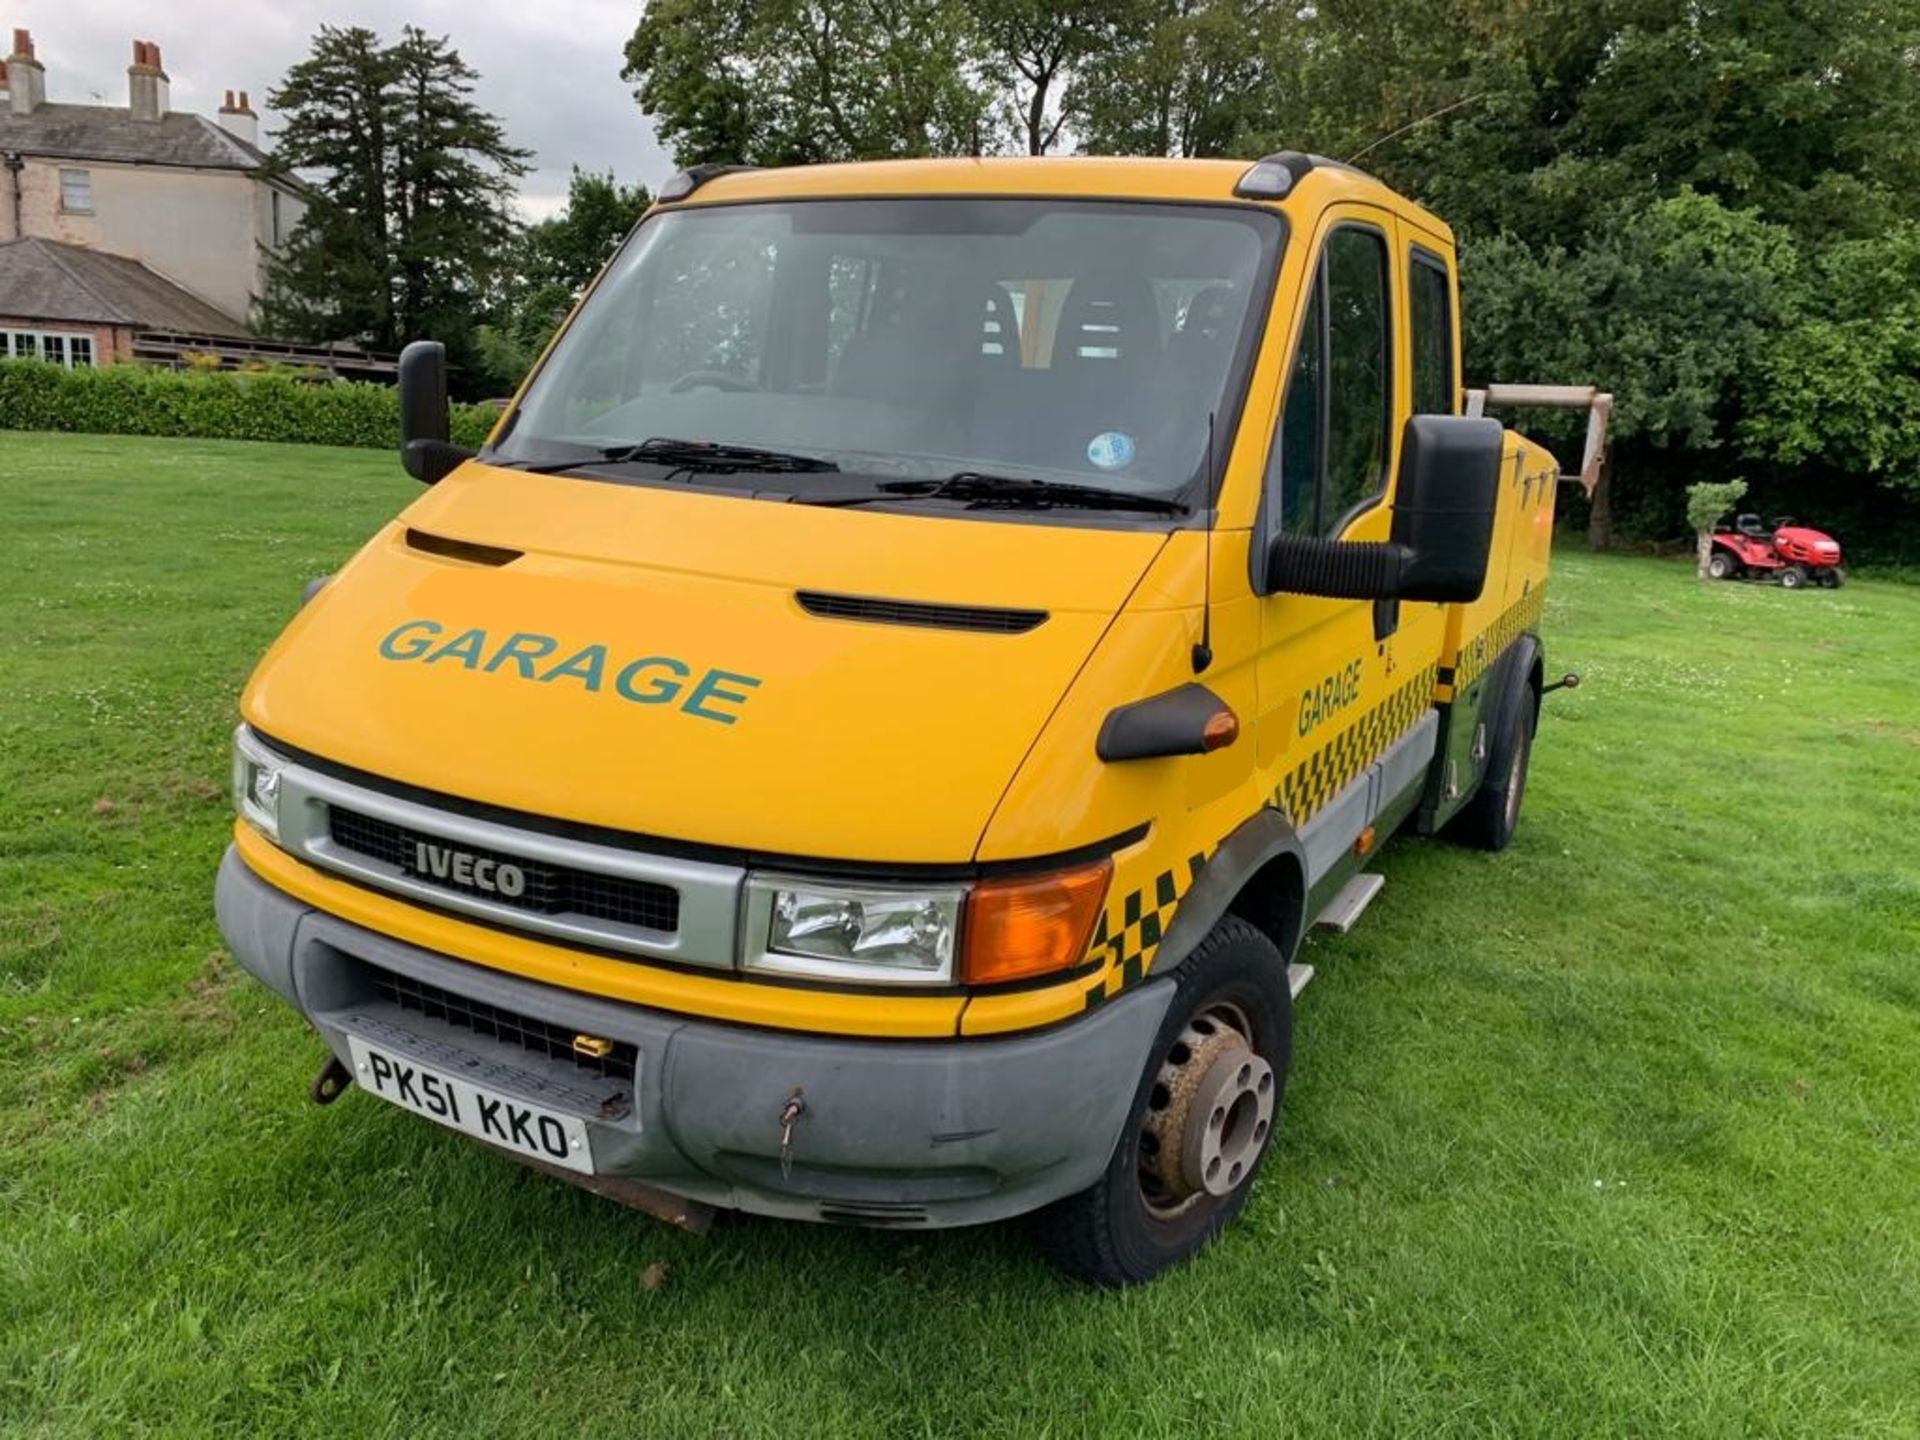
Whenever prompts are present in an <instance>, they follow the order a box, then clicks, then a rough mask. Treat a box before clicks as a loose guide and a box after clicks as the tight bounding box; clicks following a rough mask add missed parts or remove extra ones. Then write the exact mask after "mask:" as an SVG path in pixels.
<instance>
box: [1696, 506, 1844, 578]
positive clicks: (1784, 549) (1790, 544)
mask: <svg viewBox="0 0 1920 1440" xmlns="http://www.w3.org/2000/svg"><path fill="white" fill-rule="evenodd" d="M1707 573H1708V574H1709V575H1711V576H1712V577H1713V578H1714V579H1716V580H1759V581H1778V582H1779V583H1780V584H1781V585H1783V586H1785V587H1786V588H1787V589H1789V590H1798V589H1799V588H1800V587H1801V586H1802V585H1807V584H1813V585H1824V586H1825V587H1826V588H1827V589H1829V590H1838V589H1839V588H1840V587H1841V586H1842V585H1843V584H1845V583H1846V579H1847V572H1846V570H1845V568H1844V567H1843V566H1842V565H1841V555H1840V542H1839V541H1838V540H1836V539H1834V538H1833V537H1832V536H1831V535H1823V534H1821V532H1820V531H1818V530H1809V529H1808V528H1807V527H1806V526H1804V525H1800V524H1797V523H1795V521H1794V519H1793V517H1792V516H1782V517H1781V518H1780V519H1778V520H1776V521H1774V522H1773V524H1772V525H1770V526H1769V525H1764V524H1762V523H1761V520H1760V517H1759V516H1758V515H1736V516H1735V517H1734V520H1733V524H1732V525H1724V524H1723V525H1719V526H1716V527H1715V528H1714V532H1713V553H1712V554H1710V555H1709V556H1708V557H1707Z"/></svg>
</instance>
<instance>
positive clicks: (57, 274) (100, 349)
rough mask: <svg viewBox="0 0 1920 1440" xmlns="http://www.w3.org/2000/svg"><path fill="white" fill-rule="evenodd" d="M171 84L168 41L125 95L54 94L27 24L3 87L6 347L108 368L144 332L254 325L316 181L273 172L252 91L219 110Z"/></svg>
mask: <svg viewBox="0 0 1920 1440" xmlns="http://www.w3.org/2000/svg"><path fill="white" fill-rule="evenodd" d="M168 90H169V81H168V77H167V72H166V70H165V69H164V68H163V67H162V65H161V60H160V47H159V46H158V45H157V44H155V43H153V42H152V41H149V40H136V41H134V42H133V63H132V64H131V65H130V66H128V68H127V103H126V104H125V105H68V104H57V103H53V102H50V101H48V100H47V98H46V93H47V90H46V68H45V66H44V65H43V64H42V63H41V62H40V60H39V59H38V58H36V56H35V55H34V47H33V37H32V36H31V35H30V34H29V33H28V32H27V31H25V30H15V31H14V32H13V50H12V53H11V54H10V55H9V56H8V57H7V61H6V71H5V81H4V86H3V87H0V357H4V356H19V355H34V356H38V357H40V358H43V359H57V360H59V361H60V362H61V363H63V364H74V363H89V362H90V363H93V364H102V363H106V362H107V361H109V360H115V359H128V358H132V357H133V356H134V354H135V352H136V351H137V350H139V349H140V346H141V337H142V336H159V337H165V336H175V337H194V338H196V339H201V340H213V341H219V340H222V339H238V338H240V337H245V336H246V335H247V334H248V326H249V321H250V320H251V319H252V317H253V313H254V309H255V306H256V304H257V302H258V299H259V297H260V295H261V293H262V291H263V290H264V288H265V264H266V260H267V257H268V254H269V253H270V252H271V251H272V250H274V249H276V248H278V247H279V246H280V245H281V244H283V243H284V242H285V240H286V239H287V237H288V235H290V234H291V233H292V230H293V228H294V227H295V226H296V225H297V224H298V223H299V220H300V215H301V212H302V209H303V208H304V207H303V204H302V200H301V189H300V186H299V184H298V182H295V181H291V180H289V179H286V178H282V177H276V176H273V175H271V174H270V173H268V171H267V169H266V166H267V157H266V155H265V154H264V153H263V152H262V151H261V149H260V148H259V144H258V141H259V133H258V130H259V118H258V116H257V115H256V114H255V112H254V110H253V107H252V106H251V105H250V104H249V103H248V99H247V93H246V92H245V91H240V92H238V93H237V94H236V93H235V92H233V91H228V92H227V93H226V103H225V104H223V105H222V106H221V108H220V112H219V114H218V115H217V116H216V117H214V118H212V119H209V118H208V117H206V116H204V115H193V114H187V113H184V112H181V111H177V110H174V109H172V108H171V107H170V105H169V103H168V99H169V97H168ZM183 343H184V342H183ZM160 346H161V348H162V350H164V349H166V348H167V346H166V342H165V340H164V339H162V340H161V341H160ZM172 348H173V349H174V350H175V351H176V352H178V351H179V350H181V349H182V348H183V344H176V345H174V346H173V347H172Z"/></svg>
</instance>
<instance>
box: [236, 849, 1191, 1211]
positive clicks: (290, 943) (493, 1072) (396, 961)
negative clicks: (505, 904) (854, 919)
mask: <svg viewBox="0 0 1920 1440" xmlns="http://www.w3.org/2000/svg"><path fill="white" fill-rule="evenodd" d="M216 897H217V905H216V908H217V910H218V913H219V919H220V926H221V929H222V931H223V933H224V934H225V935H226V938H227V943H228V947H229V948H230V949H231V950H232V952H233V955H234V958H235V959H236V960H237V961H239V963H240V964H241V965H242V966H243V967H244V968H245V969H247V970H248V971H250V972H251V973H252V974H254V975H256V976H258V977H259V978H260V979H261V980H263V981H265V982H266V983H267V984H268V985H270V986H272V988H273V989H275V990H276V991H278V992H279V993H280V994H281V995H282V996H283V997H285V998H287V999H288V1000H289V1001H290V1002H291V1003H292V1004H293V1005H294V1006H295V1008H296V1009H298V1010H299V1011H300V1012H301V1013H302V1014H303V1015H305V1016H306V1017H307V1018H308V1019H309V1020H310V1021H311V1022H312V1024H313V1025H314V1027H315V1028H316V1029H317V1030H318V1031H319V1032H320V1034H321V1035H322V1036H323V1037H324V1038H325V1040H326V1041H327V1043H328V1045H329V1046H330V1047H331V1048H332V1049H333V1051H334V1053H335V1054H337V1055H340V1056H341V1057H342V1058H343V1059H345V1058H346V1053H347V1037H348V1035H350V1034H357V1035H359V1036H361V1037H362V1038H363V1039H366V1040H369V1041H371V1042H373V1043H375V1044H378V1045H381V1046H383V1047H385V1048H388V1049H394V1050H399V1051H401V1052H403V1053H405V1054H407V1055H408V1056H410V1057H411V1058H414V1059H417V1060H419V1061H421V1062H423V1063H426V1064H429V1065H439V1066H443V1067H455V1073H466V1074H473V1075H481V1076H484V1083H485V1084H487V1085H489V1086H491V1087H493V1088H495V1089H499V1090H504V1091H506V1092H508V1093H510V1094H514V1095H518V1096H520V1097H522V1098H524V1099H528V1100H532V1101H534V1102H536V1103H539V1104H543V1105H548V1106H551V1107H553V1108H556V1109H561V1110H565V1111H567V1112H569V1113H571V1114H576V1115H579V1116H580V1117H581V1118H582V1119H583V1120H584V1121H585V1122H586V1126H587V1133H588V1137H589V1140H590V1143H591V1149H592V1154H593V1159H594V1165H595V1168H596V1170H598V1171H599V1172H600V1173H602V1174H609V1175H623V1176H631V1177H633V1178H635V1179H640V1180H645V1181H647V1182H648V1183H650V1184H653V1185H656V1186H659V1187H660V1188H662V1189H665V1190H670V1191H673V1192H676V1193H678V1194H681V1195H685V1196H688V1197H690V1198H692V1199H696V1200H703V1201H706V1202H707V1203H709V1204H715V1205H722V1206H728V1207H732V1208H737V1209H743V1210H751V1211H755V1212H757V1213H761V1214H767V1215H778V1216H786V1217H791V1218H796V1219H809V1220H835V1221H852V1222H857V1223H869V1224H894V1225H898V1224H914V1225H927V1226H945V1225H965V1224H976V1223H980V1222H983V1221H990V1220H998V1219H1003V1218H1006V1217H1008V1216H1011V1215H1016V1214H1019V1213H1021V1212H1023V1211H1027V1210H1032V1209H1035V1208H1038V1207H1039V1206H1041V1205H1045V1204H1048V1203H1050V1202H1051V1201H1053V1200H1057V1199H1059V1198H1061V1197H1063V1196H1065V1195H1070V1194H1072V1193H1073V1192H1075V1191H1077V1190H1080V1189H1084V1188H1085V1187H1086V1186H1087V1185H1089V1184H1091V1183H1093V1181H1094V1180H1095V1179H1096V1178H1097V1177H1098V1175H1099V1173H1100V1171H1101V1170H1102V1169H1103V1168H1104V1167H1105V1165H1106V1162H1107V1160H1108V1158H1109V1157H1110V1156H1111V1155H1112V1153H1113V1147H1114V1145H1115V1144H1116V1143H1117V1141H1118V1139H1119V1135H1120V1130H1121V1127H1122V1125H1123V1124H1124V1122H1125V1119H1126V1115H1127V1112H1128V1109H1129V1107H1130V1106H1131V1103H1132V1100H1133V1096H1134V1092H1135V1090H1136V1088H1137V1086H1138V1083H1139V1078H1140V1076H1141V1074H1142V1073H1143V1072H1144V1070H1145V1067H1146V1063H1147V1057H1148V1052H1149V1050H1150V1049H1151V1047H1152V1043H1153V1038H1154V1036H1155V1034H1156V1033H1157V1032H1158V1030H1159V1027H1160V1022H1161V1019H1162V1017H1163V1016H1164V1014H1165V1012H1166V1008H1167V1005H1168V1004H1169V1002H1170V1001H1171V998H1172V993H1173V984H1172V982H1171V981H1170V980H1161V981H1154V982H1150V983H1148V984H1146V985H1143V986H1140V987H1139V988H1138V989H1137V990H1135V991H1133V992H1131V993H1129V994H1128V995H1126V996H1124V997H1122V998H1121V999H1118V1000H1116V1001H1114V1002H1112V1003H1110V1004H1108V1005H1105V1006H1102V1007H1101V1008H1100V1009H1099V1010H1096V1011H1094V1012H1092V1013H1091V1014H1089V1015H1087V1016H1085V1017H1084V1018H1082V1019H1080V1020H1077V1021H1075V1022H1073V1023H1071V1024H1068V1025H1064V1026H1060V1027H1058V1028H1055V1029H1052V1030H1049V1031H1046V1032H1044V1033H1041V1034H1037V1035H1026V1036H1016V1037H1011V1038H1007V1039H994V1040H965V1041H962V1040H932V1041H909V1040H898V1041H877V1040H854V1039H835V1038H829V1037H823V1036H816V1035H798V1034H785V1033H780V1032H774V1031H761V1030H752V1029H747V1028H744V1027H737V1026H730V1025H720V1024H714V1023H712V1022H708V1021H701V1020H692V1019H687V1018H685V1017H682V1016H678V1015H673V1014H669V1013H666V1012H662V1011H657V1010H649V1009H645V1008H643V1007H640V1006H634V1005H626V1004H621V1003H618V1002H614V1001H608V1000H603V999H599V998H596V997H594V996H590V995H584V994H580V993H577V992H574V991H569V990H562V989H558V988H555V987H553V986H548V985H542V984H538V983H536V982H533V981H529V980H524V979H521V978H519V977H516V976H512V975H507V974H503V973H501V972H498V971H494V970H490V969H487V968H485V967H482V966H477V965H471V964H468V963H466V962H464V961H460V960H454V959H451V958H449V957H447V956H444V955H437V954H434V953H432V952H430V951H426V950H422V949H419V948H418V947H416V946H412V945H406V944H403V943H401V942H399V941H396V940H392V939H389V938H387V937H386V936H383V935H379V934H376V933H375V932H373V931H370V930H366V929H363V928H361V927H359V926H356V925H350V924H348V923H346V922H345V921H342V920H340V919H338V918H336V917H334V916H331V915H327V914H324V913H322V912H320V911H317V910H313V909H311V908H309V907H307V906H305V905H303V904H301V903H300V902H299V901H296V900H294V899H293V898H292V897H290V896H288V895H285V894H283V893H281V892H280V891H278V890H276V889H274V888H273V887H271V886H269V885H267V884H266V883H265V882H264V881H262V880H260V879H259V878H258V877H257V876H255V875H254V874H253V872H252V871H250V870H248V869H247V868H246V866H245V864H244V863H243V862H242V861H241V860H240V859H239V857H238V856H237V855H235V854H234V853H233V852H232V851H229V852H228V854H227V856H226V858H225V859H224V860H223V861H222V862H221V867H220V877H219V880H218V882H217V885H216ZM383 971H384V972H387V973H388V974H390V975H398V976H404V977H407V978H408V979H409V980H410V981H412V982H416V983H417V984H420V985H427V986H432V987H435V988H436V989H438V990H441V991H445V992H447V993H448V994H450V995H453V996H456V997H459V998H460V999H462V1000H463V1001H466V1002H473V1003H478V1004H481V1005H487V1006H492V1007H496V1008H497V1009H499V1010H502V1011H506V1012H510V1013H512V1014H514V1015H518V1016H525V1017H529V1018H531V1019H534V1020H537V1021H541V1022H545V1023H547V1024H551V1025H555V1026H562V1027H566V1028H567V1029H568V1030H572V1031H581V1032H585V1033H588V1034H592V1035H597V1036H602V1037H605V1038H608V1039H611V1040H618V1041H626V1042H628V1043H630V1044H632V1045H633V1046H635V1047H636V1049H637V1050H638V1052H639V1066H638V1071H637V1073H636V1075H635V1077H634V1080H633V1082H632V1083H631V1084H628V1083H627V1082H625V1081H624V1080H612V1079H609V1078H607V1077H603V1076H599V1075H595V1074H592V1073H590V1072H588V1071H585V1070H582V1069H581V1068H580V1067H578V1066H576V1065H575V1064H573V1063H572V1062H571V1061H569V1060H565V1059H554V1058H550V1057H548V1056H547V1055H545V1054H537V1053H532V1052H530V1051H528V1050H527V1049H525V1048H523V1047H521V1046H519V1045H514V1044H509V1043H507V1042H504V1041H501V1040H497V1039H492V1038H489V1037H486V1036H482V1035H478V1034H475V1033H473V1031H472V1030H470V1029H465V1028H461V1027H459V1026H457V1025H455V1024H452V1023H449V1022H447V1021H445V1020H443V1019H439V1018H435V1017H433V1016H431V1015H426V1014H421V1013H418V1012H417V1011H415V1010H410V1009H403V1008H401V1007H400V1006H399V1005H397V1004H394V1003H392V1002H391V1001H390V1000H388V999H384V998H382V996H381V994H380V992H379V991H378V990H377V989H376V984H377V983H378V980H379V975H380V972H383ZM795 1090H800V1091H801V1092H802V1093H803V1095H804V1098H805V1110H804V1112H803V1114H802V1115H801V1118H800V1120H799V1121H798V1123H797V1124H796V1126H795V1129H794V1137H793V1152H792V1156H791V1163H790V1165H789V1166H787V1167H785V1168H784V1170H783V1167H782V1165H781V1161H780V1143H779V1142H780V1126H779V1114H780V1110H781V1107H782V1106H783V1105H784V1104H785V1103H786V1101H787V1099H788V1097H789V1096H791V1095H792V1094H793V1092H794V1091H795Z"/></svg>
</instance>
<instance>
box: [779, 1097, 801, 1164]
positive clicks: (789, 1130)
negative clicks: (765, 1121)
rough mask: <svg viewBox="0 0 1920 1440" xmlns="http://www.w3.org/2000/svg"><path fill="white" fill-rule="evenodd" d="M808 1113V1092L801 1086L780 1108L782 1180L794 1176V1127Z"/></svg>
mask: <svg viewBox="0 0 1920 1440" xmlns="http://www.w3.org/2000/svg"><path fill="white" fill-rule="evenodd" d="M806 1113H807V1092H806V1091H805V1090H804V1089H802V1088H801V1087H800V1086H798V1085H796V1086H794V1087H793V1093H792V1094H791V1095H789V1096H787V1103H786V1104H784V1105H782V1106H781V1107H780V1178H781V1179H782V1180H787V1179H791V1178H792V1176H793V1127H794V1126H795V1125H797V1124H798V1123H799V1121H800V1117H801V1116H802V1115H804V1114H806Z"/></svg>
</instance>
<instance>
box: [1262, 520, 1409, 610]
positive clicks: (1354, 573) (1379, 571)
mask: <svg viewBox="0 0 1920 1440" xmlns="http://www.w3.org/2000/svg"><path fill="white" fill-rule="evenodd" d="M1412 562H1413V552H1412V551H1411V550H1409V549H1408V548H1407V547H1406V546H1405V545H1401V544H1397V543H1395V542H1394V541H1391V540H1386V541H1379V540H1318V539H1312V538H1309V537H1307V536H1304V535H1276V536H1275V537H1274V539H1273V548H1272V549H1271V550H1270V551H1269V552H1268V559H1267V575H1268V578H1269V580H1270V582H1272V583H1274V584H1275V586H1276V588H1278V589H1282V590H1290V591H1294V592H1296V593H1298V594H1302V595H1320V596H1324V597H1326V598H1328V599H1332V600H1379V599H1391V598H1392V597H1393V596H1395V595H1398V594H1399V593H1400V590H1401V587H1402V586H1403V584H1404V583H1405V580H1404V576H1405V574H1406V572H1407V569H1408V567H1409V566H1410V565H1411V564H1412Z"/></svg>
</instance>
